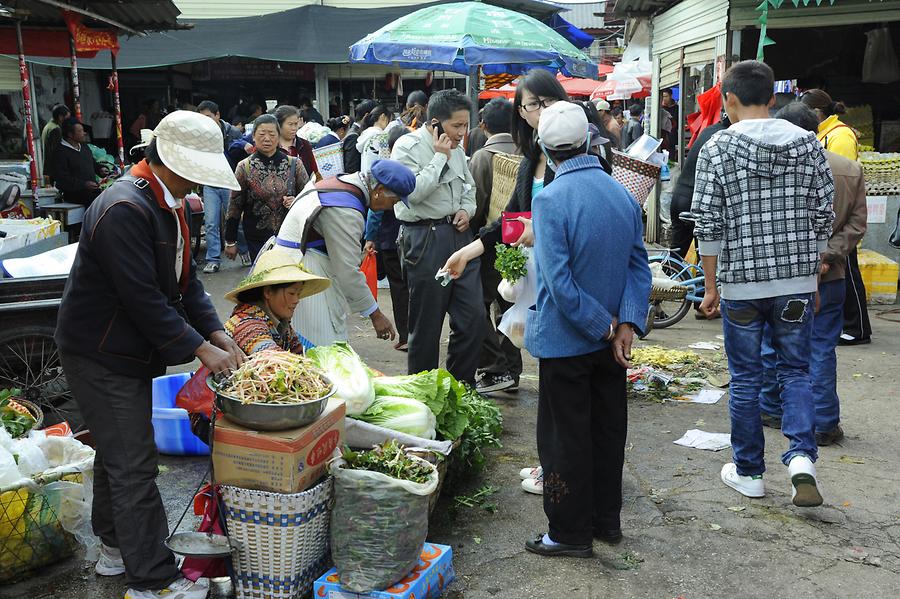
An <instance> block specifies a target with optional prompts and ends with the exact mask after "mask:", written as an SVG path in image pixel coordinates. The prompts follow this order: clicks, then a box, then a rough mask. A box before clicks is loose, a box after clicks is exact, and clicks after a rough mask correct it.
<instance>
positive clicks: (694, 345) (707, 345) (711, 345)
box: [688, 341, 721, 350]
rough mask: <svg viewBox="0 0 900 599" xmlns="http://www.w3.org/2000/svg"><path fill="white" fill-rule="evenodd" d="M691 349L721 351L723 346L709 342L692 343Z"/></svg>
mask: <svg viewBox="0 0 900 599" xmlns="http://www.w3.org/2000/svg"><path fill="white" fill-rule="evenodd" d="M688 347H689V348H691V349H709V350H717V349H720V348H721V346H720V345H719V344H718V343H710V342H709V341H698V342H697V343H691V344H690V345H688Z"/></svg>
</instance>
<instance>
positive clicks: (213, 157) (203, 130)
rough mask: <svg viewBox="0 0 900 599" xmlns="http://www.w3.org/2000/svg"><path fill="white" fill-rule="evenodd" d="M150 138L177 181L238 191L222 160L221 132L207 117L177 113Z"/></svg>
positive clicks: (230, 173)
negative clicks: (179, 179)
mask: <svg viewBox="0 0 900 599" xmlns="http://www.w3.org/2000/svg"><path fill="white" fill-rule="evenodd" d="M153 137H154V138H156V150H157V152H159V157H160V159H161V160H162V163H163V164H164V165H166V168H168V169H169V170H170V171H172V172H173V173H175V174H176V175H178V176H179V177H182V178H184V179H187V180H188V181H192V182H194V183H198V184H200V185H209V186H210V187H219V188H224V189H231V190H234V191H239V190H240V189H241V186H240V185H239V184H238V182H237V179H235V177H234V169H232V168H231V166H230V165H229V164H228V159H227V158H225V152H224V142H223V139H222V130H221V129H220V128H219V125H217V124H216V122H215V121H214V120H212V119H211V118H209V117H208V116H204V115H202V114H200V113H198V112H191V111H189V110H176V111H175V112H171V113H169V114H167V115H166V116H165V117H164V118H163V120H161V121H160V122H159V125H157V126H156V129H154V130H153Z"/></svg>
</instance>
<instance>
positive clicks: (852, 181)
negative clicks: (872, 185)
mask: <svg viewBox="0 0 900 599" xmlns="http://www.w3.org/2000/svg"><path fill="white" fill-rule="evenodd" d="M825 157H826V158H827V159H828V166H830V167H831V172H832V174H833V175H834V224H833V225H832V233H831V237H830V238H829V239H828V248H827V249H826V250H825V253H824V254H823V257H824V260H825V263H826V264H828V265H829V266H830V268H829V269H828V272H827V273H825V274H824V275H823V276H822V282H823V283H825V282H828V281H836V280H838V279H843V278H844V271H845V268H846V264H847V260H846V258H847V255H848V254H850V252H851V251H853V248H855V247H856V244H857V243H859V240H860V239H862V238H863V235H865V234H866V216H867V210H866V184H865V181H864V180H863V172H862V167H861V166H860V165H859V163H858V162H854V161H852V160H848V159H847V158H844V157H843V156H841V155H839V154H835V153H834V152H831V151H829V150H825Z"/></svg>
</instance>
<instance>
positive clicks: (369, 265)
mask: <svg viewBox="0 0 900 599" xmlns="http://www.w3.org/2000/svg"><path fill="white" fill-rule="evenodd" d="M359 270H360V272H362V273H363V274H364V275H366V285H368V286H369V291H371V292H372V297H374V298H375V299H376V300H377V299H378V261H377V259H376V258H375V254H366V255H365V257H364V258H363V260H362V264H360V265H359Z"/></svg>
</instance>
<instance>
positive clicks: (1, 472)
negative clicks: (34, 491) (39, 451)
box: [0, 447, 22, 488]
mask: <svg viewBox="0 0 900 599" xmlns="http://www.w3.org/2000/svg"><path fill="white" fill-rule="evenodd" d="M21 479H22V473H21V472H20V471H19V467H18V466H17V465H16V459H15V458H14V457H13V454H11V453H10V452H9V450H7V449H6V448H5V447H0V488H2V487H12V486H14V485H15V484H16V483H18V482H19V481H20V480H21Z"/></svg>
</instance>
